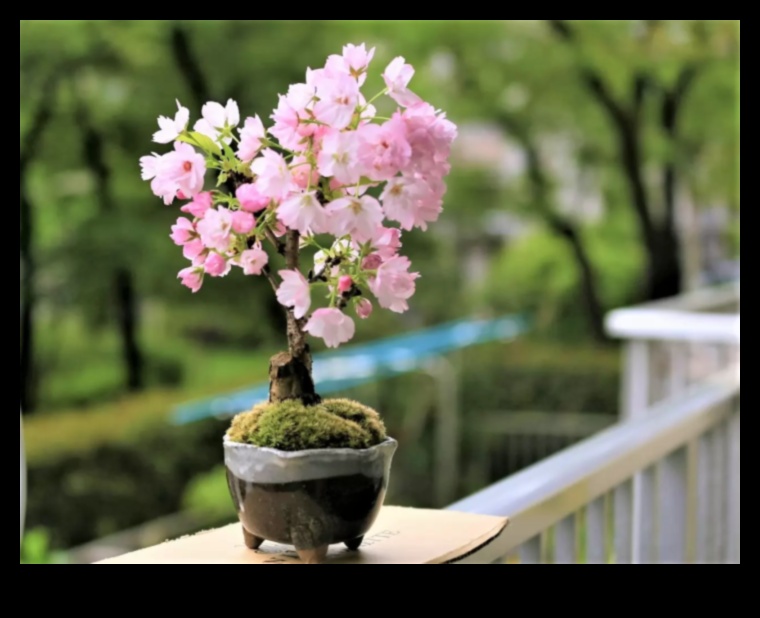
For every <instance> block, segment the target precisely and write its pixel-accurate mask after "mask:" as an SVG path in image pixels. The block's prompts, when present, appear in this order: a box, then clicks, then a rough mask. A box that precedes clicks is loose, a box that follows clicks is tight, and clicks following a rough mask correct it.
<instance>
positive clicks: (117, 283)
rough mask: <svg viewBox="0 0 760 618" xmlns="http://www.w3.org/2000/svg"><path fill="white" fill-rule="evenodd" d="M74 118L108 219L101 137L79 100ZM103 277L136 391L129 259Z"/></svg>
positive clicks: (138, 361) (140, 361)
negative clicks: (106, 281) (109, 283)
mask: <svg viewBox="0 0 760 618" xmlns="http://www.w3.org/2000/svg"><path fill="white" fill-rule="evenodd" d="M75 118H76V121H77V124H78V126H79V130H80V132H81V139H82V157H83V159H84V162H85V165H86V166H87V169H88V170H89V171H90V173H91V174H92V176H93V177H94V179H95V193H96V196H97V197H96V199H97V202H98V209H99V215H100V216H101V217H103V218H104V219H111V218H112V216H113V213H114V209H115V208H116V205H117V203H116V200H115V199H114V196H113V193H112V190H111V175H112V174H111V169H110V167H109V166H108V158H107V156H106V148H105V138H104V136H103V134H102V133H101V132H100V131H99V130H98V129H97V128H96V127H95V126H94V125H93V123H92V119H91V118H90V114H89V113H88V111H87V110H86V108H85V107H84V105H83V104H82V102H81V101H78V102H77V104H76V111H75ZM119 262H120V263H117V264H116V265H115V266H114V268H113V269H112V272H111V273H106V279H107V280H110V282H111V286H112V289H111V291H110V292H111V293H110V294H109V296H110V297H112V298H113V303H114V305H115V307H116V323H117V326H118V331H119V335H120V338H121V347H122V359H123V363H124V368H125V373H126V385H127V389H128V390H130V391H139V390H141V389H142V388H143V386H144V385H145V376H144V369H145V367H144V357H145V355H144V353H143V351H142V349H141V347H140V338H139V332H138V331H139V302H138V299H137V294H136V292H135V282H134V275H133V273H132V270H131V268H130V266H129V260H125V259H122V260H119Z"/></svg>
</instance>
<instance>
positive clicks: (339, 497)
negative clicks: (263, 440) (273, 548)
mask: <svg viewBox="0 0 760 618" xmlns="http://www.w3.org/2000/svg"><path fill="white" fill-rule="evenodd" d="M397 447H398V443H397V442H396V441H395V440H391V439H388V440H386V441H385V442H383V443H382V444H379V445H377V446H375V447H373V448H370V449H366V450H353V449H320V450H313V451H297V452H284V451H278V450H275V449H269V448H261V447H257V446H251V445H248V444H239V443H237V442H232V441H230V440H229V439H226V438H225V442H224V451H225V464H226V466H227V479H228V482H229V487H230V493H231V494H232V499H233V500H234V502H235V506H236V507H237V510H238V516H239V518H240V522H241V524H242V525H243V532H244V535H245V541H246V545H247V546H248V547H249V548H250V549H258V548H259V547H261V545H262V543H263V542H264V541H273V542H276V543H283V544H287V545H293V546H295V548H296V551H297V552H298V554H299V556H301V559H302V560H303V561H304V562H307V563H320V562H323V561H324V559H325V558H326V556H327V550H328V547H329V546H330V545H333V544H336V543H345V544H346V545H347V546H348V548H349V549H352V550H357V549H359V547H360V546H361V543H362V541H363V540H364V535H365V534H366V533H367V532H368V531H369V529H370V527H371V526H372V524H373V523H374V522H375V519H376V518H377V516H378V514H379V512H380V508H381V507H382V505H383V500H384V499H385V493H386V490H387V488H388V480H389V476H390V468H391V462H392V460H393V455H394V454H395V452H396V449H397Z"/></svg>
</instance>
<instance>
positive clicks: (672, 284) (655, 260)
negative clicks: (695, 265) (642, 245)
mask: <svg viewBox="0 0 760 618" xmlns="http://www.w3.org/2000/svg"><path fill="white" fill-rule="evenodd" d="M647 274H648V276H647V290H646V291H647V298H648V300H659V299H661V298H670V297H671V296H677V295H678V294H680V293H681V291H682V290H683V267H682V264H681V249H680V242H679V239H678V235H677V234H676V233H675V231H674V230H672V229H664V230H660V231H659V232H658V234H657V240H656V242H655V244H654V246H653V247H651V248H649V253H648V273H647Z"/></svg>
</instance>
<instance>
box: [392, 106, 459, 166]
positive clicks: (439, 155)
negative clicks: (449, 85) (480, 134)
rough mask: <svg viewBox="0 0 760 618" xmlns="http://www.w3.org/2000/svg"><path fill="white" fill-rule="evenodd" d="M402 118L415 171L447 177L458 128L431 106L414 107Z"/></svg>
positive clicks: (405, 112) (406, 111)
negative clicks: (452, 146) (410, 147)
mask: <svg viewBox="0 0 760 618" xmlns="http://www.w3.org/2000/svg"><path fill="white" fill-rule="evenodd" d="M402 118H403V121H404V123H405V124H406V129H407V137H408V139H409V144H410V145H411V146H412V160H411V170H413V171H416V172H418V173H421V174H425V175H437V176H441V177H442V176H445V175H447V174H448V171H449V163H448V160H449V156H450V155H451V145H452V144H453V142H454V140H455V139H456V137H457V127H456V125H455V124H454V123H453V122H451V121H450V120H448V119H447V118H446V114H444V113H442V112H437V111H436V110H435V108H434V107H433V106H432V105H430V104H428V103H420V104H419V105H415V106H414V107H410V108H409V109H407V110H405V111H404V113H403V115H402Z"/></svg>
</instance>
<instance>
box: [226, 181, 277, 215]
mask: <svg viewBox="0 0 760 618" xmlns="http://www.w3.org/2000/svg"><path fill="white" fill-rule="evenodd" d="M235 197H237V199H238V201H239V202H240V208H242V209H243V210H245V211H246V212H252V213H256V212H261V211H262V210H266V208H267V207H268V206H269V202H271V201H272V200H271V199H270V198H268V197H267V196H266V195H263V194H262V193H261V191H259V189H258V187H256V185H251V184H247V185H241V186H240V187H238V190H237V191H236V192H235Z"/></svg>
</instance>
